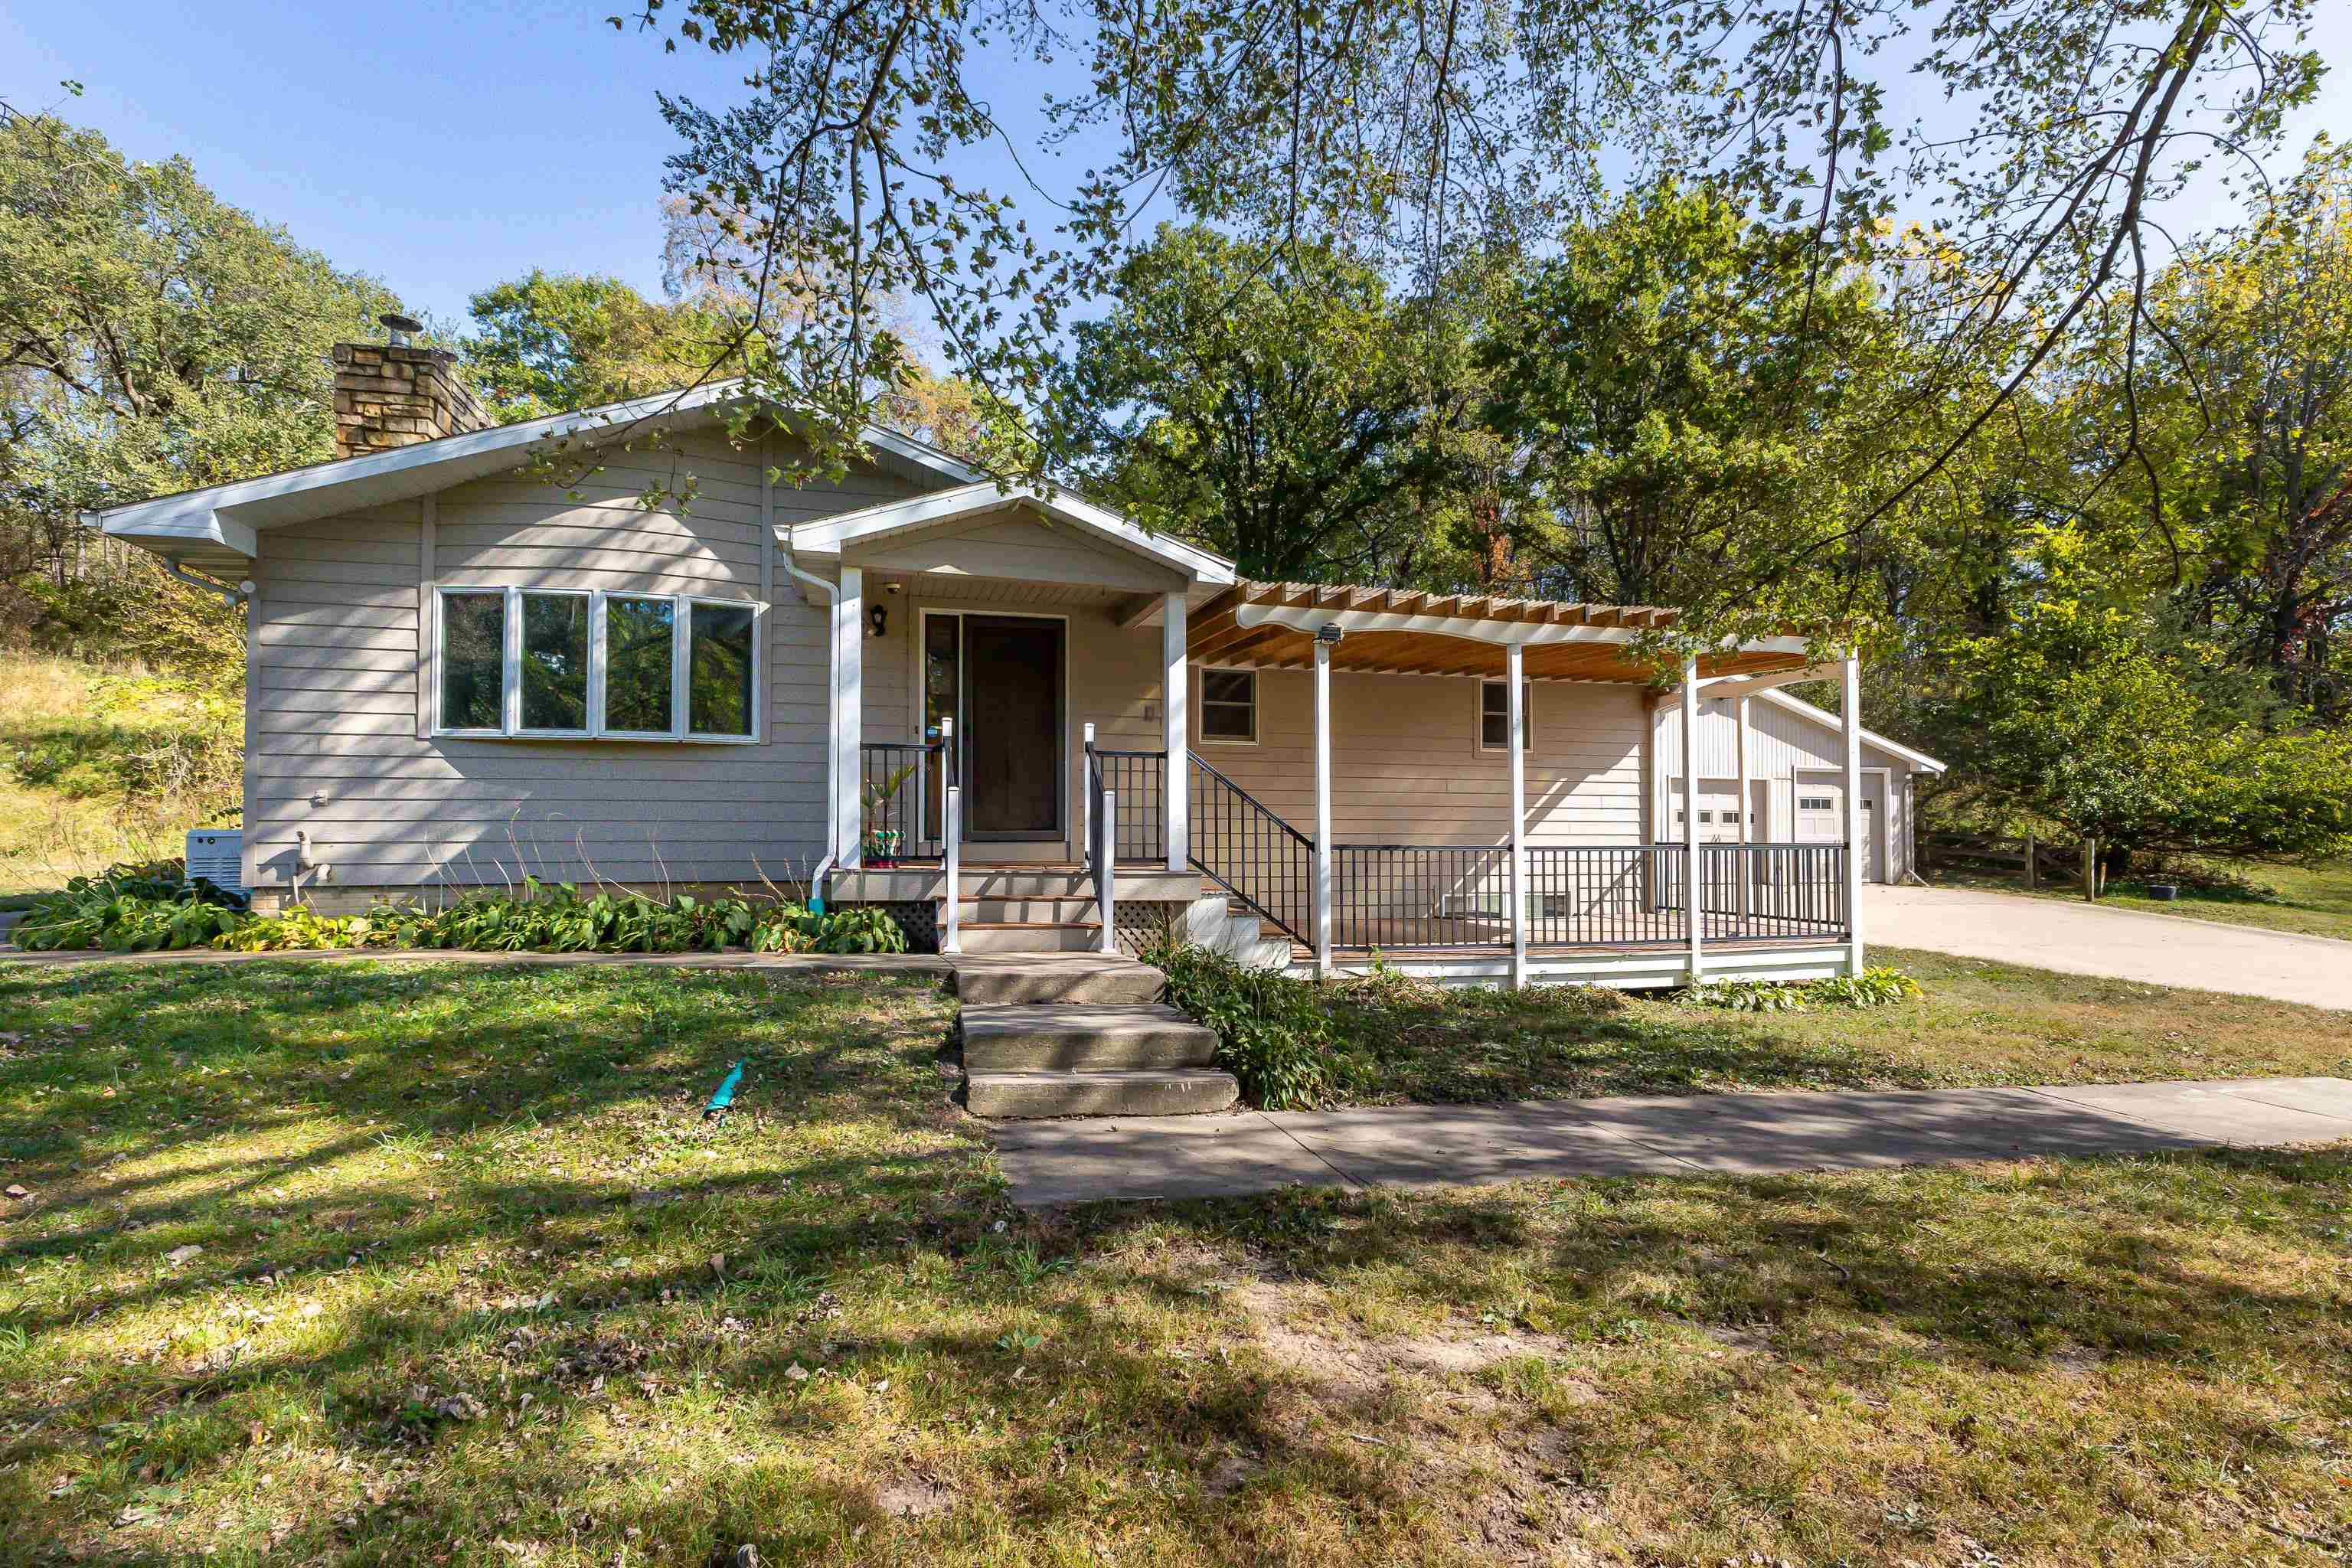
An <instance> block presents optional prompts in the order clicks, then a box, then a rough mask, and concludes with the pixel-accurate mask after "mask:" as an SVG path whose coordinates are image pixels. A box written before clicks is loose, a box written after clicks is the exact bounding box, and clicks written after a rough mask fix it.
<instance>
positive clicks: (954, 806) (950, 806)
mask: <svg viewBox="0 0 2352 1568" xmlns="http://www.w3.org/2000/svg"><path fill="white" fill-rule="evenodd" d="M940 829H941V831H942V832H944V833H945V834H946V835H947V847H946V850H945V852H944V854H943V856H942V858H943V859H944V860H945V861H946V863H947V888H946V897H945V898H944V899H942V900H940V910H941V913H942V914H943V916H944V918H943V919H942V920H941V921H940V952H962V951H963V850H962V848H961V846H960V845H959V844H958V842H957V841H958V840H959V839H961V838H962V837H963V791H962V790H961V789H960V788H958V787H957V786H956V785H954V784H950V785H948V787H947V795H946V798H945V799H944V800H943V801H942V802H941V803H940Z"/></svg>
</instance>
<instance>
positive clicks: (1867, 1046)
mask: <svg viewBox="0 0 2352 1568" xmlns="http://www.w3.org/2000/svg"><path fill="white" fill-rule="evenodd" d="M1871 961H1872V962H1873V963H1890V964H1893V965H1895V966H1896V967H1898V968H1900V969H1902V970H1904V971H1905V972H1906V973H1909V974H1911V975H1913V976H1915V977H1916V978H1917V979H1918V980H1919V981H1920V982H1921V983H1922V984H1924V985H1925V986H1926V987H1927V997H1926V999H1925V1000H1923V1001H1919V1002H1914V1003H1909V1004H1906V1005H1897V1006H1892V1007H1883V1008H1849V1007H1826V1006H1820V1007H1813V1008H1810V1009H1808V1010H1806V1011H1804V1012H1801V1013H1737V1012H1727V1011H1722V1010H1719V1009H1712V1008H1697V1007H1686V1006H1682V1005H1677V1004H1675V1003H1673V1002H1669V1001H1664V1000H1654V1001H1651V1000H1639V999H1633V998H1623V999H1621V998H1618V997H1616V996H1613V995H1611V994H1606V993H1603V994H1591V993H1586V992H1579V991H1572V990H1563V989H1553V990H1535V991H1526V992H1518V993H1512V992H1505V991H1439V990H1436V989H1434V988H1421V987H1412V986H1404V987H1398V988H1396V989H1394V990H1391V991H1384V990H1383V989H1381V988H1380V987H1377V986H1373V987H1362V988H1359V989H1356V990H1354V991H1352V992H1350V993H1349V994H1347V995H1346V996H1345V998H1344V999H1343V1000H1341V1001H1339V1003H1338V1004H1336V1005H1334V1006H1333V1008H1332V1017H1333V1024H1334V1028H1335V1030H1336V1032H1337V1034H1338V1035H1339V1037H1340V1038H1341V1040H1343V1041H1344V1042H1345V1043H1346V1046H1347V1048H1348V1050H1349V1054H1350V1056H1351V1058H1353V1060H1352V1063H1351V1068H1350V1072H1349V1075H1348V1076H1349V1080H1350V1082H1351V1084H1352V1086H1353V1087H1352V1088H1351V1089H1350V1091H1349V1099H1350V1100H1352V1101H1353V1102H1355V1103H1359V1104H1401V1103H1409V1102H1414V1101H1420V1102H1423V1103H1427V1102H1433V1101H1435V1102H1450V1101H1475V1100H1546V1099H1556V1098H1564V1097H1573V1096H1582V1095H1601V1094H1688V1093H1693V1092H1698V1091H1712V1090H1727V1089H1888V1088H1892V1089H1929V1088H1938V1087H1943V1088H1964V1087H1971V1086H1983V1085H1997V1084H2022V1083H2097V1082H2116V1081H2122V1080H2126V1079H2195V1078H2226V1077H2250V1076H2280V1077H2303V1076H2307V1075H2319V1076H2339V1075H2340V1076H2345V1077H2352V1013H2343V1012H2331V1011H2328V1010H2326V1009H2323V1008H2317V1007H2300V1006H2296V1005H2294V1004H2293V1003H2288V1002H2272V1001H2266V1000H2263V998H2260V997H2252V996H2230V995H2221V994H2215V993H2211V992H2202V991H2174V990H2168V989H2165V988H2163V987H2159V986H2151V985H2141V984H2135V983H2133V982H2130V981H2122V980H2100V979H2091V978H2084V977H2082V976H2076V975H2069V974H2054V973H2049V972H2047V971H2043V970H2032V969H2020V968H2017V967H2014V966H2011V965H2007V964H2000V963H1991V962H1990V961H1988V960H1984V959H1972V958H1952V957H1947V956H1945V955H1943V954H1940V953H1932V952H1909V951H1906V950H1902V949H1896V948H1875V949H1873V950H1872V954H1871Z"/></svg>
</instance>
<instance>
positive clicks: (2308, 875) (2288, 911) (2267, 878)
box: [1936, 861, 2352, 940]
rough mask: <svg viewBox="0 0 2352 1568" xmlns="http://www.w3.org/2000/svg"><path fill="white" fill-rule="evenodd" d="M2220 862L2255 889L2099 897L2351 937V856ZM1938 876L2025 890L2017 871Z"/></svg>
mask: <svg viewBox="0 0 2352 1568" xmlns="http://www.w3.org/2000/svg"><path fill="white" fill-rule="evenodd" d="M2218 869H2221V870H2223V871H2226V872H2228V873H2230V874H2231V875H2233V876H2236V877H2239V878H2241V879H2243V880H2244V881H2245V882H2247V883H2248V884H2250V887H2251V890H2250V891H2248V890H2240V889H2233V888H2228V887H2221V888H2198V887H2193V886H2188V885H2183V886H2182V887H2181V889H2180V897H2179V900H2175V901H2174V902H2171V903H2163V902H2159V901H2158V900H2155V899H2151V898H2148V897H2147V896H2146V895H2145V894H2142V893H2139V892H2136V891H2134V890H2133V888H2134V886H2135V885H2136V884H2133V883H2127V884H2126V885H2124V886H2122V887H2119V888H2117V889H2115V890H2113V891H2110V892H2108V893H2106V894H2105V895H2104V896H2103V897H2101V899H2100V900H2099V902H2100V903H2101V904H2102V905H2103V906H2105V907H2106V908H2109V909H2117V910H2140V911H2142V912H2145V913H2147V914H2156V915H2176V916H2187V917H2189V919H2192V920H2200V921H2223V922H2225V923H2227V924H2230V925H2245V926H2260V927H2262V928H2263V930H2266V931H2295V932H2299V933H2300V934H2302V935H2305V936H2332V937H2339V938H2343V939H2346V940H2352V861H2331V862H2329V863H2328V864H2326V865H2324V866H2247V865H2231V866H2223V867H2220V868H2218ZM1936 881H1937V883H1938V884H1939V885H1944V886H1949V887H1962V888H1987V889H1992V890H1994V891H1996V892H2004V893H2022V892H2024V891H2025V889H2024V887H2023V886H2022V885H2021V884H2020V883H2019V881H2018V880H2017V879H2016V878H2014V877H1997V876H1992V875H1989V874H1987V873H1984V872H1980V871H1973V872H1962V871H1938V872H1937V874H1936ZM2034 896H2036V897H2040V898H2045V899H2072V900H2074V901H2075V902H2077V903H2079V902H2081V901H2082V897H2083V895H2082V891H2081V889H2079V888H2063V887H2057V886H2054V885H2053V884H2051V883H2048V882H2044V883H2043V884H2042V886H2041V887H2039V888H2037V889H2034Z"/></svg>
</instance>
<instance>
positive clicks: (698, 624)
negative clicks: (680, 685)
mask: <svg viewBox="0 0 2352 1568" xmlns="http://www.w3.org/2000/svg"><path fill="white" fill-rule="evenodd" d="M751 622H752V610H751V605H714V604H704V603H699V602H698V603H697V604H696V605H694V607H693V613H692V623H691V625H690V626H689V627H688V640H687V647H688V655H687V678H686V679H687V708H688V719H687V728H688V731H691V732H693V733H694V734H697V735H748V734H750V733H751Z"/></svg>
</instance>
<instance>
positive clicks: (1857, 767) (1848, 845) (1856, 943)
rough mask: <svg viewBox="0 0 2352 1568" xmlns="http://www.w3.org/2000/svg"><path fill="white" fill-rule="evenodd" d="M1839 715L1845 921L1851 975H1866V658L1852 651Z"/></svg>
mask: <svg viewBox="0 0 2352 1568" xmlns="http://www.w3.org/2000/svg"><path fill="white" fill-rule="evenodd" d="M1840 695H1841V700H1840V701H1839V703H1838V707H1839V708H1840V709H1841V710H1842V711H1841V712H1840V714H1839V715H1838V716H1839V718H1840V719H1841V720H1843V725H1842V727H1841V731H1842V734H1843V738H1844V741H1845V921H1846V930H1847V931H1848V933H1849V941H1850V943H1851V945H1850V946H1849V947H1848V948H1847V951H1846V963H1847V973H1852V974H1860V973H1862V833H1863V825H1862V655H1861V654H1860V653H1859V652H1857V651H1856V650H1854V649H1852V648H1848V649H1847V650H1846V656H1845V681H1844V689H1843V692H1842V693H1841V694H1840Z"/></svg>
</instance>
